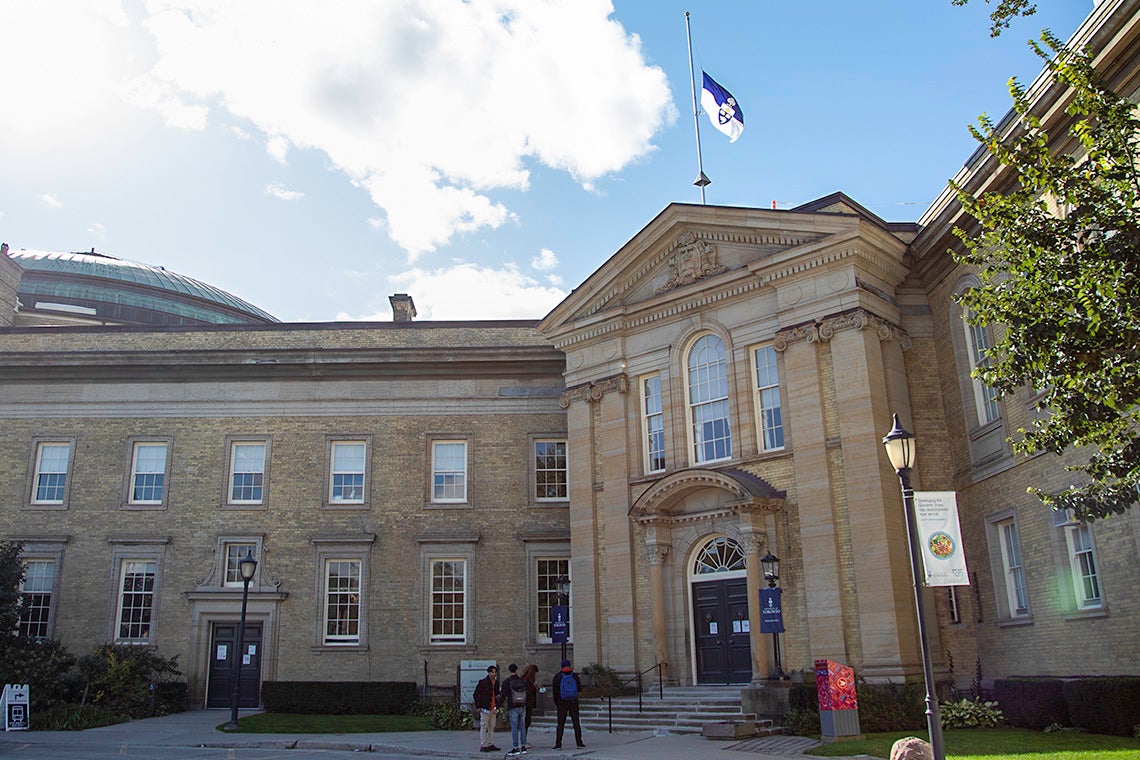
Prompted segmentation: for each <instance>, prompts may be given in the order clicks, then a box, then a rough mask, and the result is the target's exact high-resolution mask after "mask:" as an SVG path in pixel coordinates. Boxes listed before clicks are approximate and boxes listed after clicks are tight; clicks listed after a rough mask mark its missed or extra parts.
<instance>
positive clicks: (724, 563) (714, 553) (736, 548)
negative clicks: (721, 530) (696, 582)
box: [693, 536, 745, 575]
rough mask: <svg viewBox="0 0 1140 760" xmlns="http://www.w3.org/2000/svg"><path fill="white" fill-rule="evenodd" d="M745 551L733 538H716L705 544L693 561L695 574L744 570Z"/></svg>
mask: <svg viewBox="0 0 1140 760" xmlns="http://www.w3.org/2000/svg"><path fill="white" fill-rule="evenodd" d="M744 569H745V567H744V552H742V551H740V544H738V543H736V542H735V541H733V540H732V539H731V538H726V537H723V536H722V537H721V538H714V539H713V540H712V541H709V542H708V543H707V544H705V546H704V548H703V549H701V551H700V552H699V553H698V554H697V558H696V559H695V560H694V561H693V575H708V574H709V573H729V572H733V571H736V570H744Z"/></svg>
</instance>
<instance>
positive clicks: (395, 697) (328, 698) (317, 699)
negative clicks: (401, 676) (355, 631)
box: [261, 681, 417, 715]
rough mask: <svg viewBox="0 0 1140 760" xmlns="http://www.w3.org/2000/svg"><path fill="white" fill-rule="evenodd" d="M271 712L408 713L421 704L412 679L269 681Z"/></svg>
mask: <svg viewBox="0 0 1140 760" xmlns="http://www.w3.org/2000/svg"><path fill="white" fill-rule="evenodd" d="M261 703H262V705H264V707H265V709H266V710H268V711H269V712H279V713H296V714H308V715H405V714H406V713H407V712H408V710H410V709H412V708H413V707H414V706H415V704H416V703H417V700H416V685H415V684H414V683H412V682H411V681H265V682H264V683H262V684H261Z"/></svg>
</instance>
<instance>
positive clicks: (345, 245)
mask: <svg viewBox="0 0 1140 760" xmlns="http://www.w3.org/2000/svg"><path fill="white" fill-rule="evenodd" d="M317 8H321V10H320V12H319V13H318V12H317V11H316V10H315V9H317ZM990 9H991V7H990V6H989V5H987V4H984V3H983V2H982V0H972V2H971V3H970V4H969V5H967V6H966V7H954V6H952V5H951V4H950V0H896V1H895V2H872V1H871V0H867V2H861V3H856V2H850V0H818V1H817V2H813V3H805V2H779V3H777V2H771V1H770V0H703V1H699V2H698V1H697V0H689V1H688V2H675V1H674V0H613V2H612V3H611V2H609V1H608V0H562V1H560V2H554V1H547V0H499V1H498V2H488V1H487V0H467V2H463V1H462V0H402V1H401V2H395V1H394V0H393V1H392V2H382V1H380V0H361V1H360V2H356V1H355V0H338V1H337V2H335V3H328V4H319V5H318V4H316V3H312V2H308V1H307V0H305V1H302V0H274V1H273V2H268V1H267V0H243V2H241V3H234V2H230V1H229V0H194V1H193V2H190V1H188V0H130V1H129V2H116V0H73V1H70V2H53V3H4V4H2V5H0V28H3V29H4V30H5V35H4V36H5V55H4V63H3V64H2V65H0V103H4V104H5V105H4V110H3V115H2V117H0V166H2V167H4V172H3V173H4V179H3V181H2V182H0V241H4V242H7V243H9V244H10V245H11V247H12V248H13V249H28V250H51V251H89V250H90V249H92V248H94V249H96V250H97V251H99V252H101V253H106V254H108V255H111V256H116V257H119V258H124V259H130V260H134V261H141V262H145V263H148V264H154V265H161V266H165V267H166V268H168V269H171V270H173V271H176V272H180V273H182V274H185V275H188V276H191V277H195V278H197V279H200V280H203V281H205V282H208V283H211V284H213V285H216V286H218V287H221V288H224V289H225V290H228V291H230V292H231V293H233V294H235V295H237V296H240V297H242V298H245V299H246V300H248V301H250V302H252V303H254V304H256V305H258V306H260V307H262V308H263V309H265V310H267V311H269V312H270V313H272V314H274V315H275V316H277V317H278V318H280V319H282V320H285V321H330V320H352V319H381V320H387V319H389V318H390V308H389V305H388V298H387V297H388V296H389V295H390V294H392V293H397V292H407V293H410V294H411V295H412V297H413V298H414V299H415V303H416V307H417V309H418V311H419V318H420V319H506V318H523V319H537V318H540V317H542V316H543V315H545V314H546V313H547V312H548V311H549V310H550V309H551V308H553V306H554V305H555V304H557V303H558V302H559V301H560V300H561V299H562V298H563V297H564V296H565V294H566V293H567V292H569V290H570V289H572V288H573V287H575V286H576V285H578V284H579V283H581V282H582V280H584V279H585V278H586V277H587V276H588V275H589V274H590V273H591V272H593V271H594V270H595V269H596V268H597V267H598V266H599V265H601V264H602V263H603V262H604V261H605V260H606V259H607V258H609V256H611V255H612V254H613V253H614V252H615V251H616V250H617V249H618V248H619V247H620V246H621V245H622V244H623V243H624V242H626V241H627V240H628V239H629V238H630V237H632V236H633V235H634V234H636V232H637V231H638V230H639V229H641V227H643V226H644V225H645V224H646V223H647V222H649V220H651V219H652V218H653V217H654V216H655V215H656V214H657V213H659V212H660V211H661V210H662V209H663V208H664V207H665V206H666V205H668V204H669V203H672V202H687V203H699V202H700V192H699V190H698V189H697V188H696V187H694V186H693V184H692V181H693V179H694V178H695V176H696V174H697V160H696V144H695V139H694V134H693V105H692V97H691V91H690V83H689V60H688V52H687V48H686V39H685V15H684V14H685V11H686V10H688V11H690V12H691V14H692V36H693V57H694V66H695V68H696V70H697V76H698V81H699V77H700V71H701V69H702V68H703V69H704V70H706V71H708V72H709V74H710V75H712V76H713V77H714V78H716V79H717V81H718V82H720V84H721V85H723V86H724V87H725V88H727V89H728V90H730V91H731V92H732V93H733V95H734V96H735V97H736V99H737V100H738V101H739V103H740V104H741V107H742V108H743V110H744V113H745V130H744V134H743V136H742V137H741V138H740V139H739V140H738V141H736V142H735V143H731V144H730V143H729V141H728V139H727V138H726V137H724V136H723V135H721V134H720V133H718V132H716V131H714V130H713V129H712V128H711V126H710V125H709V124H708V122H707V121H705V120H704V119H705V117H704V116H703V115H702V116H701V117H700V118H701V119H702V122H701V143H702V149H703V158H704V170H705V173H706V174H708V176H709V177H710V178H711V179H712V181H713V184H712V185H710V186H709V187H708V188H707V191H706V197H707V202H708V203H710V204H717V205H730V206H758V207H764V208H770V207H771V205H772V203H773V201H774V202H775V203H776V205H777V207H778V208H791V207H792V206H795V205H798V204H800V203H804V202H807V201H810V200H813V199H815V198H817V197H820V196H823V195H827V194H828V193H831V192H834V191H836V190H842V191H844V192H846V193H847V194H848V195H850V196H851V197H853V198H854V199H855V200H857V201H859V202H860V203H862V204H863V205H865V206H866V207H868V208H869V209H870V210H872V211H874V212H875V213H877V214H879V215H880V216H882V217H883V218H884V219H886V220H888V221H914V220H916V219H917V218H918V217H919V215H920V214H921V213H922V211H923V210H924V209H925V208H926V207H927V205H929V203H930V202H931V201H932V200H933V199H934V198H935V197H936V196H937V194H938V193H939V191H940V190H941V189H942V187H943V186H944V185H945V182H946V180H947V179H949V178H950V177H951V176H953V175H954V173H955V172H956V171H957V170H958V168H960V167H961V166H962V164H963V163H964V161H965V160H966V158H967V157H968V156H969V155H970V153H971V152H972V151H973V150H974V148H975V143H974V142H973V140H972V138H971V137H970V136H969V133H968V132H967V129H966V127H967V125H968V124H969V123H971V122H972V121H973V120H974V119H975V118H976V117H977V115H978V114H980V113H982V112H983V111H985V112H989V113H990V114H991V115H994V116H1000V115H1001V114H1003V113H1004V112H1005V111H1006V110H1008V107H1009V103H1010V101H1009V96H1008V92H1007V88H1006V82H1007V80H1008V78H1009V77H1010V76H1017V77H1018V78H1019V79H1021V80H1022V81H1023V82H1026V83H1028V82H1029V81H1031V80H1032V79H1033V77H1034V76H1036V74H1037V73H1038V71H1039V70H1040V65H1039V61H1038V60H1037V59H1036V57H1035V56H1034V55H1033V53H1032V52H1031V51H1030V50H1029V48H1028V46H1027V45H1026V40H1027V39H1029V38H1031V37H1033V38H1036V37H1037V36H1038V35H1039V33H1040V30H1041V29H1042V28H1046V27H1047V28H1049V29H1051V30H1052V31H1053V32H1054V33H1055V34H1057V35H1058V36H1060V37H1062V38H1067V37H1068V36H1069V35H1070V34H1071V33H1072V32H1073V31H1074V30H1075V29H1076V28H1077V26H1078V25H1079V24H1080V22H1081V21H1082V20H1083V19H1084V17H1085V16H1086V15H1087V14H1088V13H1089V12H1090V11H1091V9H1092V2H1091V0H1041V2H1040V7H1039V9H1038V12H1037V14H1036V15H1035V16H1032V17H1029V18H1022V19H1016V20H1014V22H1013V24H1012V28H1011V29H1009V30H1007V31H1006V32H1005V33H1003V34H1002V35H1001V36H1000V37H998V38H996V39H994V38H991V37H990V36H989V19H988V13H989V11H990Z"/></svg>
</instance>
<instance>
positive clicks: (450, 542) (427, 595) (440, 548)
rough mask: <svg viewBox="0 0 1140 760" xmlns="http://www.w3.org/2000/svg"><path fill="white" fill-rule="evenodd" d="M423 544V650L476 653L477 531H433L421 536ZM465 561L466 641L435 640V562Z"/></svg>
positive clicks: (421, 626) (464, 602) (421, 634)
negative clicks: (433, 587)
mask: <svg viewBox="0 0 1140 760" xmlns="http://www.w3.org/2000/svg"><path fill="white" fill-rule="evenodd" d="M417 541H418V543H419V544H420V584H421V587H420V652H421V653H423V654H427V653H429V652H435V651H440V650H446V649H453V650H459V651H462V652H465V653H467V654H474V653H475V652H476V651H477V649H478V632H477V631H476V630H475V621H474V618H473V616H472V611H473V610H476V609H478V599H477V596H476V591H477V588H476V583H475V577H476V576H475V573H476V570H477V567H476V564H475V545H476V544H477V543H478V541H479V536H477V535H443V536H441V535H433V536H425V537H421V538H419V539H417ZM447 560H451V561H462V562H464V563H465V564H466V568H465V570H464V594H463V605H464V609H463V615H464V618H463V634H464V637H463V641H459V640H457V639H456V640H451V641H433V640H432V622H433V610H432V565H433V563H434V562H436V561H447Z"/></svg>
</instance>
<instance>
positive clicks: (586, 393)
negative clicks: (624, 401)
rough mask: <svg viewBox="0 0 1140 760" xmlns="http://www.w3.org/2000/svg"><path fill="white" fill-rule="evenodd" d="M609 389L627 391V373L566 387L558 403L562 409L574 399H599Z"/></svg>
mask: <svg viewBox="0 0 1140 760" xmlns="http://www.w3.org/2000/svg"><path fill="white" fill-rule="evenodd" d="M610 391H617V392H618V393H629V375H626V374H625V373H624V372H623V373H621V374H619V375H613V376H611V377H606V378H603V379H601V380H593V381H591V382H589V383H583V384H582V385H576V386H574V387H573V388H568V389H567V390H565V391H564V392H563V393H562V396H561V398H559V399H558V405H559V406H560V407H562V408H563V409H567V408H569V407H570V404H572V403H574V402H575V401H601V400H602V397H603V396H605V395H606V393H608V392H610Z"/></svg>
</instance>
